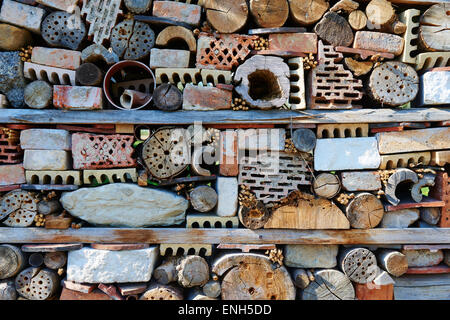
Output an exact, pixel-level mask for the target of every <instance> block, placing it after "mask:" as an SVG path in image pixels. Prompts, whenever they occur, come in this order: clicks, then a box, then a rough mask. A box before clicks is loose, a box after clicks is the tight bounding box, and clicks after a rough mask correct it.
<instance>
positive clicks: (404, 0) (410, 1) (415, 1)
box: [357, 0, 449, 6]
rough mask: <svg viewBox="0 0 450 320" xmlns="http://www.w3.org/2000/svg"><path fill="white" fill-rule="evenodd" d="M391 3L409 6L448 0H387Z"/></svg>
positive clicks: (361, 1) (446, 1)
mask: <svg viewBox="0 0 450 320" xmlns="http://www.w3.org/2000/svg"><path fill="white" fill-rule="evenodd" d="M369 1H370V0H357V2H360V3H367V2H369ZM389 2H391V3H393V4H403V5H409V6H416V5H419V6H431V5H433V4H436V3H448V2H449V0H389Z"/></svg>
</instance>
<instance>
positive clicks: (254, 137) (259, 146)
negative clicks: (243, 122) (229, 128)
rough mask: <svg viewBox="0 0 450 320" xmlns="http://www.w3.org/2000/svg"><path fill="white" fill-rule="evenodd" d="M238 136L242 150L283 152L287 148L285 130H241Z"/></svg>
mask: <svg viewBox="0 0 450 320" xmlns="http://www.w3.org/2000/svg"><path fill="white" fill-rule="evenodd" d="M237 135H238V148H239V149H240V150H260V151H261V150H272V151H283V150H284V147H285V145H284V144H285V138H286V130H285V129H246V130H243V129H240V130H237Z"/></svg>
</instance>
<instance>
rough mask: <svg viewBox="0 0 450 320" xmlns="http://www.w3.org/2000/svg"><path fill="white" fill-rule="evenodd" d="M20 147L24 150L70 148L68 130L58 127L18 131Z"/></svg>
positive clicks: (69, 149)
mask: <svg viewBox="0 0 450 320" xmlns="http://www.w3.org/2000/svg"><path fill="white" fill-rule="evenodd" d="M20 147H21V148H22V149H24V150H27V149H36V150H67V151H71V150H72V139H71V135H70V133H69V131H67V130H59V129H28V130H22V131H21V132H20Z"/></svg>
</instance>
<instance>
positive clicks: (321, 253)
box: [284, 244, 339, 268]
mask: <svg viewBox="0 0 450 320" xmlns="http://www.w3.org/2000/svg"><path fill="white" fill-rule="evenodd" d="M338 249H339V246H338V245H322V244H317V245H316V244H292V245H291V244H289V245H286V246H285V247H284V264H285V265H286V266H288V267H294V268H334V267H336V265H337V261H336V256H337V254H338Z"/></svg>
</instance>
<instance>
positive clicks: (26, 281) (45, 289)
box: [16, 267, 59, 300]
mask: <svg viewBox="0 0 450 320" xmlns="http://www.w3.org/2000/svg"><path fill="white" fill-rule="evenodd" d="M58 287H59V279H58V274H57V273H56V272H55V271H53V270H50V269H46V268H33V267H31V268H27V269H25V270H23V271H22V272H21V273H19V274H18V275H17V277H16V289H17V292H18V293H19V294H20V295H21V296H22V297H24V298H26V299H29V300H47V299H49V298H51V297H52V296H53V295H54V294H55V293H56V291H57V290H58Z"/></svg>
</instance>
